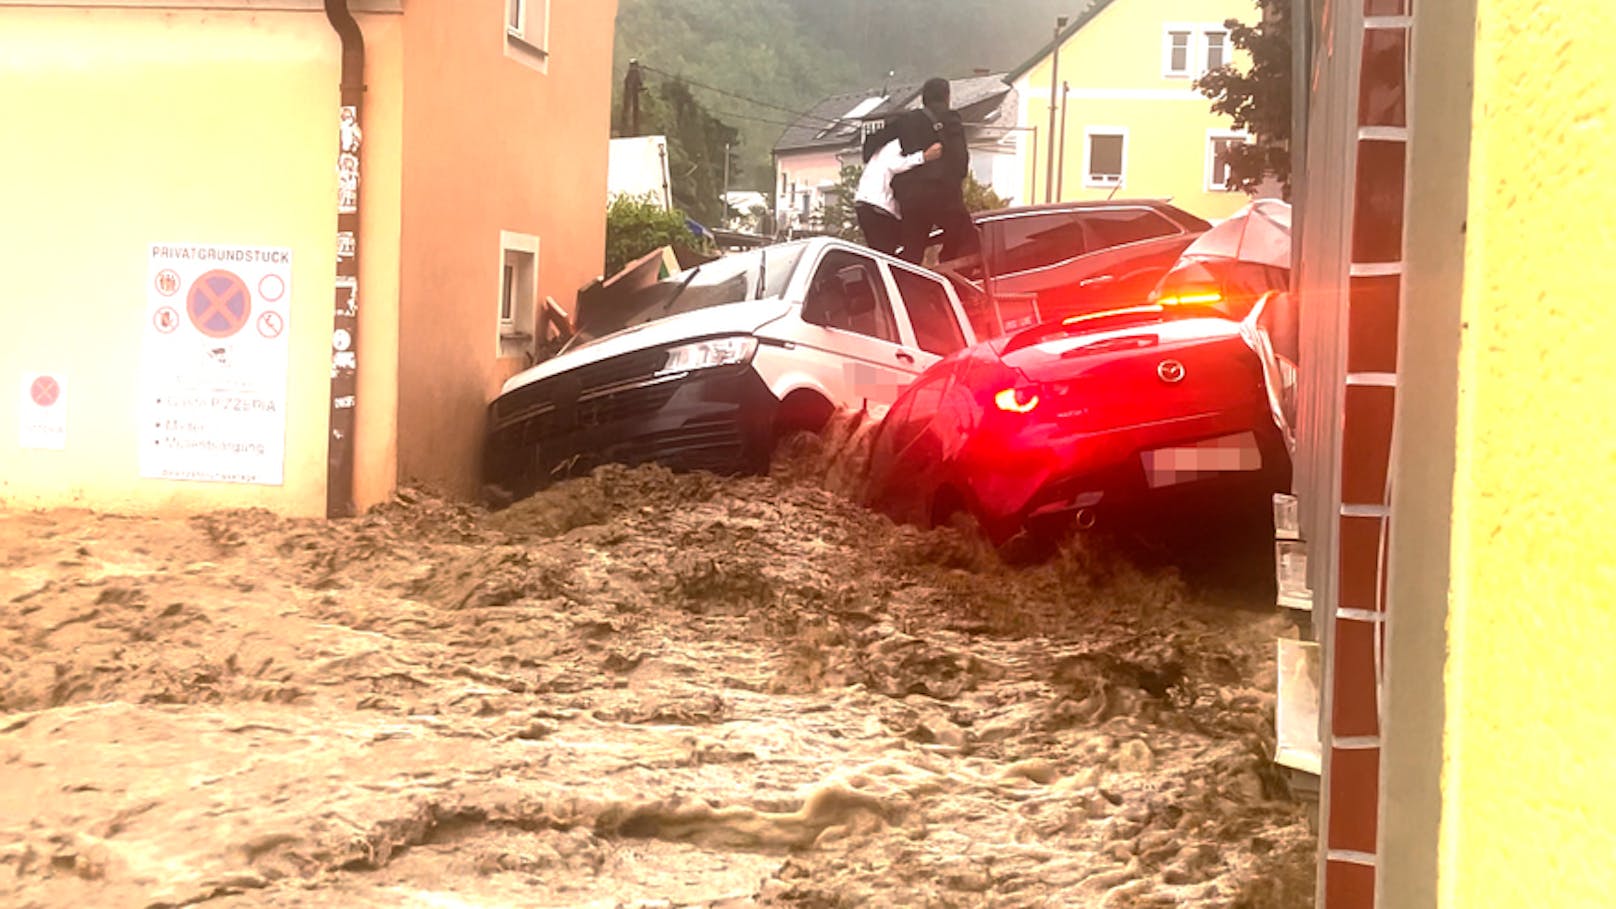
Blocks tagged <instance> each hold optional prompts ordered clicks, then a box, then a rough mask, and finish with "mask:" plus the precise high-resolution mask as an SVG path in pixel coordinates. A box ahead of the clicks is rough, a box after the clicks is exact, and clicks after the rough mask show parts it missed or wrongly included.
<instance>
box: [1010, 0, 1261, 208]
mask: <svg viewBox="0 0 1616 909" xmlns="http://www.w3.org/2000/svg"><path fill="white" fill-rule="evenodd" d="M1257 12H1258V10H1257V7H1256V4H1255V3H1254V2H1253V0H1092V2H1090V3H1089V4H1088V6H1087V7H1086V8H1085V9H1084V10H1083V11H1082V12H1081V13H1079V14H1078V15H1077V16H1075V17H1073V18H1072V19H1071V20H1070V21H1069V22H1068V23H1067V24H1066V26H1065V27H1064V28H1062V29H1061V30H1060V31H1059V32H1058V33H1056V35H1055V36H1054V38H1053V39H1052V40H1051V41H1050V42H1049V43H1047V44H1046V45H1045V46H1044V47H1042V48H1040V49H1039V50H1038V52H1037V53H1035V54H1033V56H1032V57H1031V58H1030V59H1028V60H1027V61H1026V62H1025V63H1023V64H1022V65H1021V66H1019V67H1017V68H1016V69H1015V70H1013V71H1011V72H1010V74H1009V75H1008V76H1006V77H1005V78H1006V81H1008V82H1009V83H1010V84H1011V85H1012V86H1013V87H1014V89H1015V94H1016V97H1017V99H1018V100H1019V107H1018V110H1017V114H1016V123H1017V125H1018V126H1020V127H1021V129H1020V130H1019V131H1018V132H1017V133H1016V139H1017V142H1016V145H1017V161H1018V164H1019V167H1018V172H1019V173H1020V174H1021V190H1020V193H1019V195H1020V197H1021V198H1023V199H1025V200H1026V201H1028V202H1048V201H1070V200H1087V199H1107V198H1112V197H1132V198H1143V197H1148V198H1161V199H1171V200H1172V202H1173V204H1174V205H1177V206H1179V207H1180V208H1183V209H1185V210H1186V211H1190V212H1193V213H1195V214H1197V215H1200V216H1201V217H1203V218H1208V219H1213V220H1216V219H1219V218H1224V217H1227V216H1229V215H1231V214H1233V213H1234V212H1235V211H1236V210H1238V209H1239V208H1240V207H1241V206H1242V205H1244V204H1246V203H1247V202H1248V201H1250V200H1249V199H1248V198H1247V197H1246V196H1245V195H1244V194H1243V193H1239V192H1230V191H1228V190H1227V189H1226V188H1225V183H1226V182H1227V179H1228V167H1227V164H1226V163H1225V162H1224V160H1223V158H1222V156H1221V155H1220V152H1221V150H1222V149H1224V148H1225V147H1227V146H1228V145H1229V144H1231V143H1238V142H1246V141H1249V137H1248V136H1246V135H1245V134H1243V133H1240V132H1236V131H1235V130H1233V129H1232V128H1231V124H1230V121H1229V120H1228V118H1226V117H1223V116H1220V115H1217V114H1214V113H1213V112H1212V110H1211V102H1210V101H1209V100H1208V99H1207V98H1206V96H1205V95H1202V94H1201V93H1200V92H1198V91H1196V90H1195V87H1194V82H1195V80H1196V79H1197V78H1198V77H1199V76H1201V75H1202V74H1204V73H1205V72H1207V71H1208V70H1210V69H1213V68H1216V67H1218V66H1221V65H1223V64H1225V63H1228V62H1231V60H1233V58H1234V55H1235V51H1234V48H1233V47H1232V45H1231V44H1230V42H1229V32H1228V29H1227V28H1226V26H1225V24H1224V23H1225V22H1226V21H1227V20H1229V19H1240V20H1242V21H1251V20H1252V19H1253V18H1255V16H1256V14H1257Z"/></svg>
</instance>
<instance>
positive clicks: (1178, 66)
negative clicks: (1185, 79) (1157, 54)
mask: <svg viewBox="0 0 1616 909" xmlns="http://www.w3.org/2000/svg"><path fill="white" fill-rule="evenodd" d="M1194 37H1195V32H1194V31H1193V30H1191V29H1189V28H1187V27H1186V28H1179V27H1176V26H1168V28H1167V30H1166V31H1165V32H1164V33H1163V35H1162V75H1164V76H1169V77H1173V76H1188V75H1189V74H1190V53H1191V52H1192V50H1193V47H1192V46H1191V43H1190V42H1191V39H1193V38H1194Z"/></svg>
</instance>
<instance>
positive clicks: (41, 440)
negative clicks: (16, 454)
mask: <svg viewBox="0 0 1616 909" xmlns="http://www.w3.org/2000/svg"><path fill="white" fill-rule="evenodd" d="M20 413H21V416H22V423H21V426H20V427H19V440H20V442H21V444H22V447H23V448H43V449H47V450H51V451H61V450H62V449H64V448H66V447H67V401H66V398H65V390H64V381H63V379H62V376H61V374H59V373H24V374H23V377H22V401H21V407H20Z"/></svg>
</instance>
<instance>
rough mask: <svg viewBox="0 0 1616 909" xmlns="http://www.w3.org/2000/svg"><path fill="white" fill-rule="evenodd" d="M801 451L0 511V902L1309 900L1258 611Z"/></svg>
mask: <svg viewBox="0 0 1616 909" xmlns="http://www.w3.org/2000/svg"><path fill="white" fill-rule="evenodd" d="M825 479H826V478H825V476H823V475H822V473H820V472H817V471H815V470H811V469H810V470H792V469H782V470H780V471H777V475H776V476H775V477H772V478H751V479H741V480H719V479H715V478H712V477H706V476H674V475H671V474H668V473H666V472H664V471H661V470H659V469H655V468H642V469H637V470H625V469H611V468H608V469H605V470H602V471H601V472H599V473H597V474H596V475H595V476H593V477H591V478H588V479H584V480H579V481H573V482H570V483H567V484H564V485H562V486H559V487H556V488H553V489H551V490H549V491H547V492H545V493H542V494H541V495H540V496H538V497H536V498H534V499H531V500H528V501H526V502H522V503H519V504H517V505H516V506H515V507H513V508H510V509H508V510H506V511H502V512H498V513H495V514H487V513H484V512H482V511H480V510H478V509H474V508H469V507H464V506H460V505H453V504H448V503H446V502H444V501H441V500H439V499H436V498H433V497H431V496H429V495H427V494H425V493H421V492H414V491H406V492H404V493H402V494H401V495H400V497H399V499H398V501H396V502H394V503H393V504H390V505H388V506H385V507H382V508H380V509H378V510H376V511H375V512H373V513H371V514H369V515H367V516H365V517H362V518H359V519H356V520H354V521H351V522H345V523H335V524H327V523H325V522H318V521H294V520H285V519H280V518H276V517H274V516H271V515H268V514H265V513H261V512H231V513H221V514H213V515H207V516H203V517H199V518H193V519H190V520H153V519H145V518H121V517H115V516H109V515H100V514H91V513H86V512H47V513H27V512H16V511H13V512H3V511H0V558H3V562H4V571H3V572H0V604H3V607H4V608H3V613H0V779H3V780H4V785H3V786H0V905H4V906H8V907H34V906H38V907H57V906H64V907H126V906H127V907H147V906H175V907H177V906H194V905H206V906H209V907H219V909H225V907H230V909H236V907H259V906H266V907H267V906H286V907H292V906H309V907H456V909H458V907H505V906H521V907H603V909H604V907H619V906H623V907H653V906H667V907H671V906H714V907H718V906H725V907H743V906H813V907H842V906H847V907H853V906H871V907H945V906H1005V907H1012V906H1027V907H1031V906H1040V907H1043V906H1050V907H1056V906H1060V907H1084V906H1096V907H1261V909H1298V907H1305V906H1311V905H1312V903H1313V870H1312V869H1313V861H1314V848H1315V838H1314V835H1313V834H1312V833H1311V831H1310V830H1309V825H1308V822H1307V818H1306V813H1305V811H1304V808H1303V806H1302V805H1301V804H1299V803H1298V802H1296V801H1295V800H1293V799H1292V798H1291V797H1290V795H1289V793H1288V792H1286V790H1285V787H1284V783H1283V781H1282V780H1281V778H1280V777H1279V776H1278V775H1277V774H1276V773H1274V772H1273V770H1272V767H1271V764H1270V762H1269V757H1270V756H1271V755H1272V744H1273V733H1272V717H1273V695H1274V687H1275V667H1274V650H1275V646H1274V638H1275V636H1276V635H1281V634H1286V633H1289V630H1288V629H1287V626H1286V624H1285V622H1284V620H1283V618H1282V617H1280V616H1279V615H1277V614H1276V612H1275V611H1274V610H1273V609H1257V608H1248V609H1231V608H1229V607H1227V606H1219V607H1218V608H1215V609H1214V608H1211V607H1209V606H1206V605H1203V604H1200V603H1198V602H1197V599H1196V596H1195V595H1194V594H1193V593H1191V592H1190V591H1189V590H1188V589H1187V588H1185V587H1184V586H1183V584H1182V583H1180V582H1178V581H1177V580H1176V579H1175V577H1174V576H1173V575H1171V574H1167V573H1158V572H1154V571H1152V572H1150V573H1144V572H1141V571H1140V570H1138V569H1134V568H1131V567H1129V566H1128V565H1126V564H1123V563H1122V562H1120V561H1118V560H1116V559H1114V558H1111V557H1107V556H1104V555H1099V554H1096V552H1095V549H1094V547H1086V548H1084V547H1079V548H1073V549H1071V550H1069V551H1067V552H1066V553H1064V554H1063V555H1062V556H1060V557H1059V558H1057V559H1056V560H1055V561H1053V562H1052V563H1050V564H1047V565H1043V566H1040V567H1036V568H1019V569H1012V568H1007V567H1005V566H1003V565H1001V564H999V563H998V561H997V560H996V558H995V557H994V556H993V555H992V554H991V553H989V552H987V551H985V550H984V549H982V548H981V547H980V546H979V545H978V544H976V543H974V542H973V541H972V540H971V539H970V538H969V537H966V536H962V535H960V534H958V533H956V532H954V531H947V532H941V531H939V532H929V533H923V532H920V531H917V530H914V529H909V528H898V527H894V526H893V525H892V524H891V523H889V522H888V521H886V520H885V519H883V518H880V517H877V516H874V515H872V514H870V513H868V512H866V511H864V510H862V509H860V508H858V507H856V506H854V505H852V504H850V503H849V502H847V501H846V500H844V499H843V498H841V497H839V496H838V495H837V494H836V493H835V492H833V491H831V490H832V489H834V488H835V486H836V484H835V483H834V482H832V483H828V484H827V483H826V482H825ZM827 486H828V487H830V488H827Z"/></svg>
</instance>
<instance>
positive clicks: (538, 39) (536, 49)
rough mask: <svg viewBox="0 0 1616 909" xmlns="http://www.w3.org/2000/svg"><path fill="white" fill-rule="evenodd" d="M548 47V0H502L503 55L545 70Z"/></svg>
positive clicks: (541, 70)
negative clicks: (503, 15)
mask: <svg viewBox="0 0 1616 909" xmlns="http://www.w3.org/2000/svg"><path fill="white" fill-rule="evenodd" d="M549 47H550V0H505V56H507V57H511V58H513V59H515V60H519V61H521V62H523V63H526V64H527V65H528V66H531V67H533V68H534V69H537V70H539V71H540V72H544V71H545V70H546V69H547V66H548V62H549V56H550V51H549Z"/></svg>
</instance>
